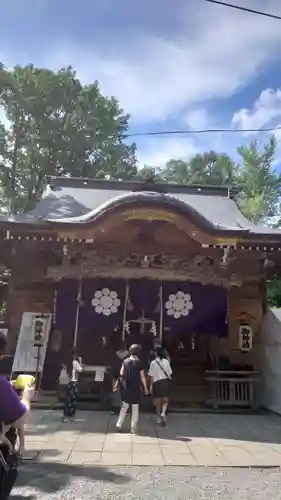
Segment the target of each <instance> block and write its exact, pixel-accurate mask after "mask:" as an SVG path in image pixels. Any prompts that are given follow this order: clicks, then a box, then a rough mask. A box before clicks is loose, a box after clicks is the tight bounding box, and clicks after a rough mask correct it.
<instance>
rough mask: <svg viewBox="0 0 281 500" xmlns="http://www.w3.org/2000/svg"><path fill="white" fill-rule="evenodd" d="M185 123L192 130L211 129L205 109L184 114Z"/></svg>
mask: <svg viewBox="0 0 281 500" xmlns="http://www.w3.org/2000/svg"><path fill="white" fill-rule="evenodd" d="M185 122H186V124H187V125H188V126H189V127H190V128H191V129H193V130H200V129H201V130H202V129H205V128H209V127H210V128H211V126H210V119H209V116H208V113H207V111H206V110H205V109H193V110H190V111H189V112H188V113H187V114H186V117H185Z"/></svg>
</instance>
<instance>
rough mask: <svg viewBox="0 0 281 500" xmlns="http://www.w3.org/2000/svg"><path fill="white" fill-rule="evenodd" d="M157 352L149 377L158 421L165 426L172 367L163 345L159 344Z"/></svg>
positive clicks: (151, 364)
mask: <svg viewBox="0 0 281 500" xmlns="http://www.w3.org/2000/svg"><path fill="white" fill-rule="evenodd" d="M155 354H156V357H155V359H154V360H153V361H151V363H150V367H149V370H148V377H149V380H150V390H151V393H152V396H153V399H154V405H155V408H156V412H157V423H158V424H161V425H162V426H163V427H164V426H165V425H166V413H167V409H168V405H169V396H170V386H171V379H172V368H171V365H170V362H169V360H168V359H167V358H166V357H165V351H164V349H163V348H162V347H160V346H158V347H157V348H156V352H155Z"/></svg>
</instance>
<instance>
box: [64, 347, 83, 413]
mask: <svg viewBox="0 0 281 500" xmlns="http://www.w3.org/2000/svg"><path fill="white" fill-rule="evenodd" d="M72 356H73V357H72V362H71V363H70V365H69V366H67V373H68V376H69V381H68V384H67V387H66V395H65V403H64V409H63V416H62V420H63V422H67V421H69V420H73V419H74V417H75V414H76V406H77V383H78V374H79V373H80V372H82V370H83V366H82V358H81V357H77V355H76V350H75V349H73V351H72Z"/></svg>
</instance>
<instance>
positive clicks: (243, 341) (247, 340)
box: [239, 325, 253, 352]
mask: <svg viewBox="0 0 281 500" xmlns="http://www.w3.org/2000/svg"><path fill="white" fill-rule="evenodd" d="M252 347H253V332H252V328H251V327H250V325H240V326H239V349H240V351H242V352H249V351H250V350H251V349H252Z"/></svg>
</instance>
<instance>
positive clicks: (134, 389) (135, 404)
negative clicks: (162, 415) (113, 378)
mask: <svg viewBox="0 0 281 500" xmlns="http://www.w3.org/2000/svg"><path fill="white" fill-rule="evenodd" d="M140 352H141V347H140V346H139V345H138V344H133V345H132V346H131V347H130V349H129V354H130V356H129V358H127V359H125V360H124V362H123V364H122V367H121V370H120V380H121V397H122V406H121V410H120V413H119V417H118V421H117V424H116V430H117V431H121V429H122V426H123V423H124V420H125V417H126V414H127V411H128V409H129V407H130V406H131V407H132V417H131V432H132V433H133V434H135V433H136V432H137V426H138V420H139V404H140V400H141V386H142V385H143V388H144V392H145V394H148V390H147V383H146V378H145V373H144V370H143V365H142V363H141V361H140Z"/></svg>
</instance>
